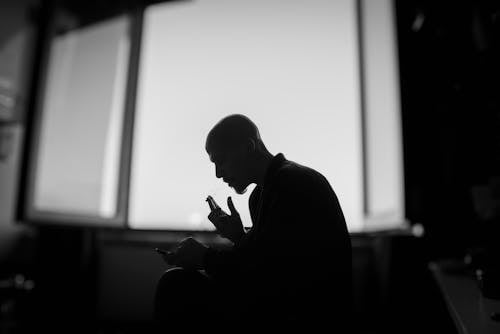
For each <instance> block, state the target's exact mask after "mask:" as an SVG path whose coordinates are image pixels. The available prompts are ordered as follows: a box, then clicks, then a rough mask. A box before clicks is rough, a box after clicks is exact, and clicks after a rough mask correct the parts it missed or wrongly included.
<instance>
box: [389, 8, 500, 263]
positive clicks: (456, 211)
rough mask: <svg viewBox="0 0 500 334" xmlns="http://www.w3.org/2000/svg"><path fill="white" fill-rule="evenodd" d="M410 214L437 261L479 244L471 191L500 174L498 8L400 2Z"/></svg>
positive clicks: (407, 206)
mask: <svg viewBox="0 0 500 334" xmlns="http://www.w3.org/2000/svg"><path fill="white" fill-rule="evenodd" d="M396 8H397V14H398V15H397V17H398V22H397V23H398V35H399V55H400V71H401V84H402V86H401V93H402V111H403V135H404V151H405V177H406V179H405V181H406V208H407V215H408V218H409V219H410V220H411V221H412V222H419V223H422V224H423V225H424V227H425V229H426V232H427V234H426V235H427V237H426V238H427V240H428V246H429V247H430V248H431V249H432V253H431V254H432V255H434V256H445V255H457V256H460V254H462V253H463V252H464V251H465V250H466V249H467V248H468V247H472V246H475V245H477V244H478V243H480V242H481V233H482V231H481V222H479V221H478V219H477V215H476V213H475V211H474V207H473V200H472V195H471V189H472V187H474V186H475V185H479V184H482V183H486V182H488V179H489V178H490V177H492V176H495V175H496V176H498V174H499V172H500V168H499V167H500V164H499V161H500V160H499V159H500V150H499V148H500V146H499V144H500V140H499V139H500V138H499V134H500V101H499V99H500V94H498V92H499V88H500V82H499V78H500V76H499V74H500V64H499V61H498V59H499V58H500V57H499V56H500V54H499V41H500V5H499V3H498V1H496V2H494V1H422V0H412V1H406V0H405V1H402V0H401V1H399V0H398V1H396Z"/></svg>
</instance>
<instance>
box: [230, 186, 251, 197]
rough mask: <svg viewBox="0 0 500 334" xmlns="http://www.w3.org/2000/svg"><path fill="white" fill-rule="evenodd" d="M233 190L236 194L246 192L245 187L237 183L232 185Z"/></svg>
mask: <svg viewBox="0 0 500 334" xmlns="http://www.w3.org/2000/svg"><path fill="white" fill-rule="evenodd" d="M233 189H234V191H235V192H236V193H237V194H238V195H243V194H244V193H246V192H247V189H248V188H247V187H242V186H240V185H237V186H234V187H233Z"/></svg>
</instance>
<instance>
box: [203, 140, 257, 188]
mask: <svg viewBox="0 0 500 334" xmlns="http://www.w3.org/2000/svg"><path fill="white" fill-rule="evenodd" d="M207 153H208V155H209V157H210V160H211V161H212V162H213V163H214V165H215V176H216V177H217V178H222V179H223V180H224V182H225V183H227V185H228V186H230V187H232V188H233V189H234V190H235V191H236V193H237V194H240V195H241V194H244V193H245V192H246V190H247V187H248V185H249V181H248V177H247V175H246V159H245V154H244V150H243V148H242V147H241V146H240V147H234V148H229V147H224V146H223V145H214V146H212V147H210V148H209V149H208V150H207Z"/></svg>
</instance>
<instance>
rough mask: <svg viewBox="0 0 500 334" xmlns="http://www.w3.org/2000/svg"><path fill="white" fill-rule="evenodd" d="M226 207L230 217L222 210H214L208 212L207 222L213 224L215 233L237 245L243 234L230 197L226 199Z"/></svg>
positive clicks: (238, 215) (241, 224) (241, 225)
mask: <svg viewBox="0 0 500 334" xmlns="http://www.w3.org/2000/svg"><path fill="white" fill-rule="evenodd" d="M227 206H228V207H229V210H230V212H231V215H228V214H227V213H226V212H224V211H223V210H222V209H216V210H213V211H212V212H210V214H209V215H208V220H210V221H211V222H212V224H214V226H215V228H216V229H217V232H218V233H219V234H220V235H221V236H223V237H224V238H227V239H229V240H231V241H232V242H233V243H238V242H239V241H240V239H241V237H243V235H244V234H245V230H244V228H243V223H242V221H241V218H240V214H239V213H238V211H236V208H235V207H234V204H233V200H232V198H231V197H228V198H227Z"/></svg>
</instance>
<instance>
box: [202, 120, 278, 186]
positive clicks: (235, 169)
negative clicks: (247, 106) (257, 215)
mask: <svg viewBox="0 0 500 334" xmlns="http://www.w3.org/2000/svg"><path fill="white" fill-rule="evenodd" d="M205 149H206V151H207V153H208V155H209V157H210V160H211V161H212V162H213V163H214V164H215V175H216V177H217V178H222V179H223V180H224V182H226V183H227V184H228V185H229V186H230V187H233V188H234V189H235V191H236V192H237V193H238V194H243V193H244V192H245V191H246V189H247V187H248V185H249V184H251V183H257V184H260V183H262V182H263V179H264V175H265V172H266V170H267V166H268V165H269V162H270V160H271V159H272V154H271V153H269V152H268V151H267V149H266V147H265V146H264V144H263V143H262V140H261V138H260V134H259V129H257V126H256V125H255V124H254V123H253V122H252V121H251V120H250V119H249V118H248V117H246V116H244V115H238V114H235V115H230V116H227V117H224V118H223V119H222V120H220V121H219V122H218V123H217V124H215V126H214V127H213V128H212V130H210V132H209V133H208V135H207V141H206V143H205Z"/></svg>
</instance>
